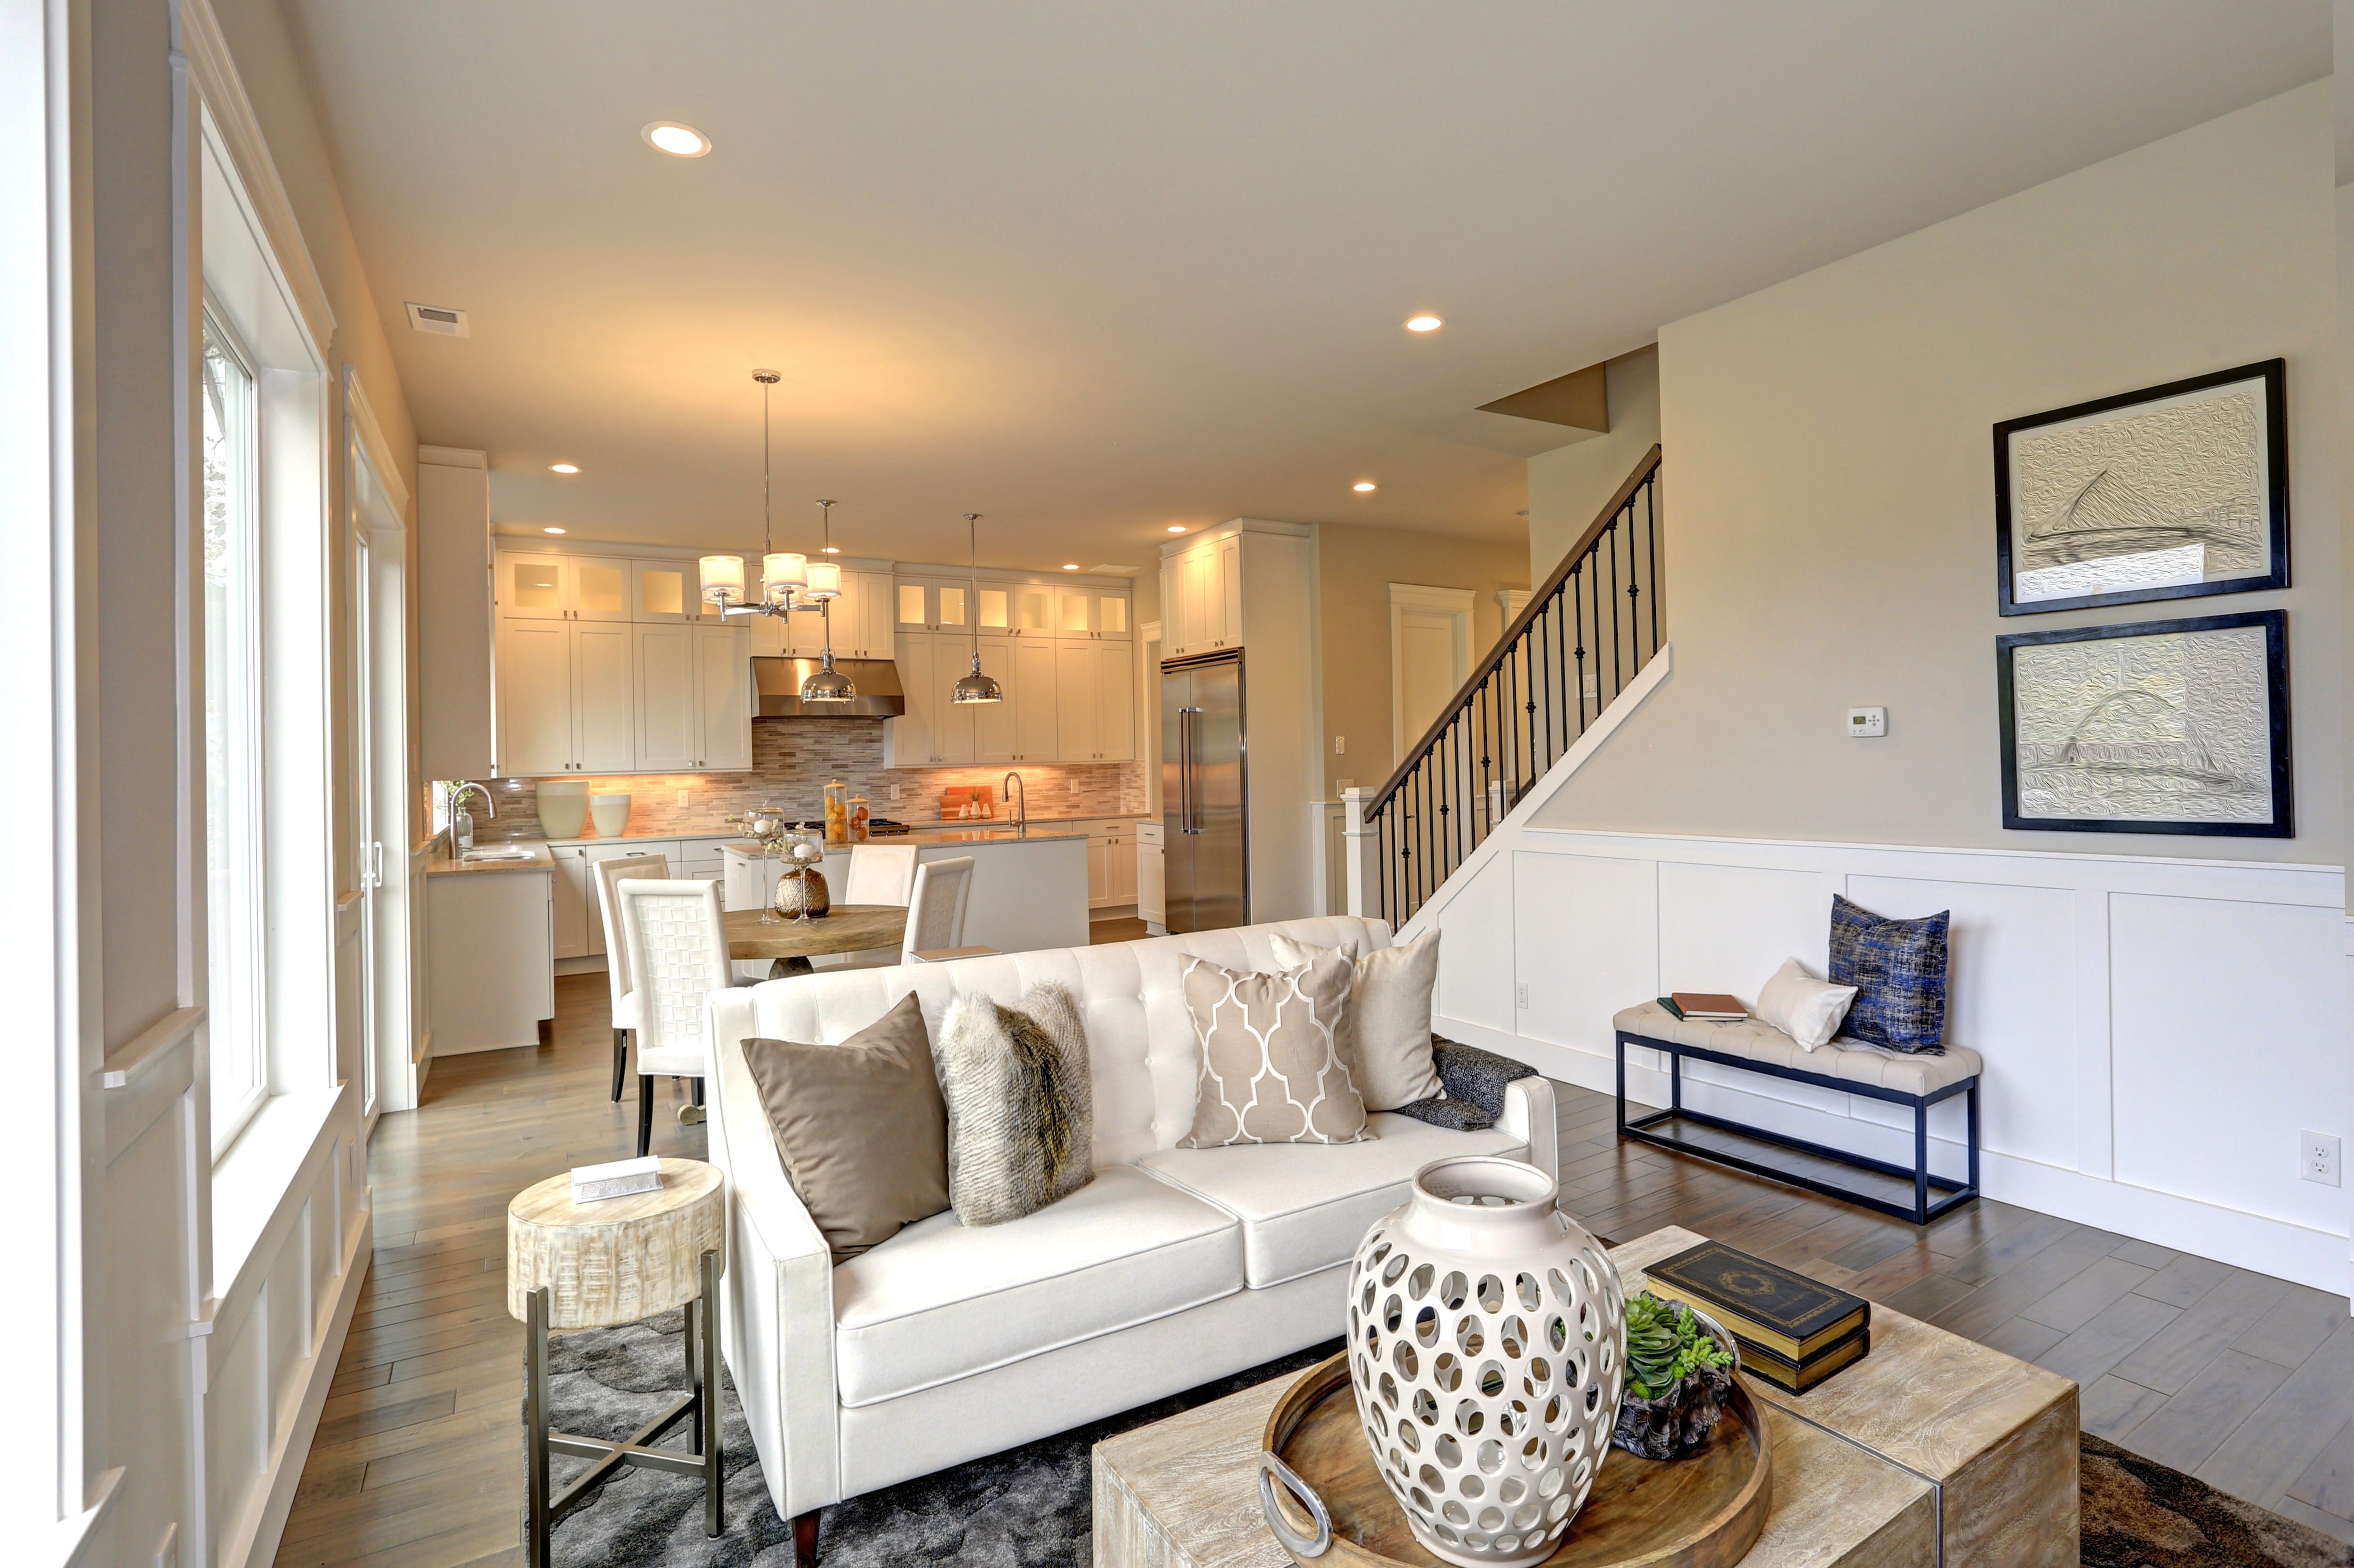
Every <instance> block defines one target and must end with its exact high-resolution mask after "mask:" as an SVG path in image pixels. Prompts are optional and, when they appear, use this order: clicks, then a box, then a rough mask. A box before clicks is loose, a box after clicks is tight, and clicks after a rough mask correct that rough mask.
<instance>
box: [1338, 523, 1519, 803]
mask: <svg viewBox="0 0 2354 1568" xmlns="http://www.w3.org/2000/svg"><path fill="white" fill-rule="evenodd" d="M1316 556H1317V602H1316V616H1317V620H1318V638H1317V660H1318V670H1319V674H1318V680H1319V683H1320V690H1321V694H1322V703H1321V707H1322V718H1323V744H1322V746H1321V747H1320V756H1321V757H1322V759H1323V769H1324V770H1323V776H1322V779H1323V781H1322V787H1321V788H1320V790H1319V794H1320V796H1322V797H1325V798H1329V797H1330V796H1331V788H1332V786H1331V780H1333V779H1355V780H1356V782H1357V783H1358V784H1359V785H1361V786H1363V788H1365V789H1373V788H1374V787H1375V786H1377V785H1379V784H1380V783H1381V782H1382V780H1384V779H1387V778H1388V777H1389V775H1390V769H1391V768H1392V767H1393V766H1394V764H1393V761H1392V757H1393V752H1392V749H1391V744H1392V743H1391V736H1390V584H1392V583H1420V584H1423V585H1425V586H1426V587H1429V588H1469V589H1470V590H1471V591H1472V595H1473V598H1472V621H1471V660H1472V662H1473V664H1474V665H1477V664H1478V662H1479V660H1480V659H1482V658H1483V657H1485V656H1486V655H1487V653H1488V651H1489V650H1490V649H1491V648H1493V647H1494V646H1495V645H1496V639H1497V638H1498V637H1500V636H1501V635H1502V634H1503V630H1504V618H1503V610H1502V608H1501V607H1500V605H1499V604H1498V603H1497V602H1496V593H1497V590H1498V589H1500V588H1527V587H1528V586H1529V577H1528V556H1527V552H1526V551H1525V550H1524V549H1523V548H1522V546H1521V545H1520V544H1519V543H1518V542H1517V541H1507V540H1492V539H1467V538H1462V537H1459V536H1458V535H1452V534H1427V533H1423V532H1420V531H1418V530H1414V529H1406V528H1370V527H1363V526H1360V525H1357V524H1347V523H1324V524H1318V526H1317V530H1316ZM1333 736H1345V737H1346V738H1347V740H1348V743H1349V749H1348V752H1347V754H1346V755H1344V756H1341V757H1335V756H1333V755H1332V737H1333ZM1407 738H1408V739H1409V740H1411V739H1412V738H1414V737H1413V736H1408V737H1407Z"/></svg>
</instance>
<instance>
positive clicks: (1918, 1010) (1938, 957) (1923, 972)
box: [1831, 893, 1953, 1054]
mask: <svg viewBox="0 0 2354 1568" xmlns="http://www.w3.org/2000/svg"><path fill="white" fill-rule="evenodd" d="M1952 917H1953V911H1952V910H1950V909H1941V910H1939V911H1938V912H1937V913H1936V914H1935V915H1925V916H1922V917H1921V918H1920V919H1917V920H1883V919H1882V918H1881V917H1880V916H1877V915H1874V914H1873V913H1872V911H1871V910H1869V909H1866V908H1864V907H1863V906H1861V905H1860V904H1850V903H1849V902H1848V901H1847V900H1846V899H1844V898H1841V897H1840V895H1838V894H1836V893H1835V894H1833V895H1831V983H1832V984H1833V985H1851V986H1853V987H1855V988H1856V994H1855V1001H1854V1003H1853V1004H1852V1005H1851V1006H1850V1007H1849V1009H1848V1013H1847V1033H1850V1034H1852V1035H1853V1036H1855V1037H1856V1038H1857V1039H1858V1040H1864V1041H1869V1042H1870V1043H1871V1044H1874V1045H1885V1046H1887V1047H1888V1048H1889V1049H1890V1050H1892V1051H1934V1052H1936V1053H1938V1054H1944V1052H1945V1049H1946V927H1947V925H1948V924H1949V923H1950V921H1951V920H1952Z"/></svg>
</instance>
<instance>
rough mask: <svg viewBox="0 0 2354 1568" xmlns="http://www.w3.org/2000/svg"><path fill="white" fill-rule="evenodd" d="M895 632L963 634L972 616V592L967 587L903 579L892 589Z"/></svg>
mask: <svg viewBox="0 0 2354 1568" xmlns="http://www.w3.org/2000/svg"><path fill="white" fill-rule="evenodd" d="M891 591H892V605H893V610H892V629H893V630H896V631H962V630H966V620H965V617H966V616H967V615H968V614H969V613H970V599H971V598H972V594H971V590H970V588H968V587H967V586H966V585H965V584H963V583H952V582H941V581H937V580H934V579H930V578H920V577H901V578H899V579H897V581H896V582H895V583H894V584H893V585H892V590H891Z"/></svg>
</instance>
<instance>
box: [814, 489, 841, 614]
mask: <svg viewBox="0 0 2354 1568" xmlns="http://www.w3.org/2000/svg"><path fill="white" fill-rule="evenodd" d="M818 504H819V505H820V506H822V507H824V508H825V545H824V547H823V548H822V550H820V551H819V554H821V555H826V556H831V555H834V554H837V553H838V552H836V551H835V549H834V547H833V503H832V502H831V501H821V502H819V503H818ZM808 570H809V590H808V591H809V597H810V598H811V599H821V600H822V599H840V598H841V597H842V568H841V567H839V566H837V565H835V564H834V563H833V562H832V561H811V563H810V564H809V568H808Z"/></svg>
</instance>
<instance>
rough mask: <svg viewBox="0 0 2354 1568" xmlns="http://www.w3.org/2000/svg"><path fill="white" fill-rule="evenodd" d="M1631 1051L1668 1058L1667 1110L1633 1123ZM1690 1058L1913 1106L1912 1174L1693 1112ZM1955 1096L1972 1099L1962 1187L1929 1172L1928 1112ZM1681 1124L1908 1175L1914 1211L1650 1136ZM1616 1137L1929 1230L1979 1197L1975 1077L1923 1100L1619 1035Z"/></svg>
mask: <svg viewBox="0 0 2354 1568" xmlns="http://www.w3.org/2000/svg"><path fill="white" fill-rule="evenodd" d="M1629 1045H1642V1046H1648V1047H1649V1049H1651V1050H1654V1051H1664V1052H1666V1053H1667V1054H1668V1096H1669V1098H1668V1108H1667V1109H1665V1110H1659V1111H1653V1112H1651V1113H1650V1114H1649V1116H1644V1117H1638V1118H1636V1119H1634V1120H1633V1121H1629V1120H1628V1119H1627V1047H1628V1046H1629ZM1686 1056H1691V1057H1693V1058H1695V1059H1696V1060H1699V1061H1702V1062H1712V1063H1714V1064H1716V1065H1718V1066H1720V1067H1737V1068H1739V1069H1741V1071H1743V1072H1744V1073H1762V1074H1764V1075H1765V1076H1767V1077H1769V1078H1787V1079H1788V1080H1789V1081H1790V1082H1792V1083H1797V1084H1813V1085H1815V1086H1818V1087H1820V1088H1826V1089H1837V1090H1839V1091H1840V1093H1842V1094H1850V1095H1862V1096H1865V1097H1868V1098H1871V1099H1875V1100H1886V1101H1888V1102H1890V1103H1891V1104H1893V1105H1903V1106H1911V1107H1913V1164H1912V1168H1911V1169H1909V1170H1908V1169H1906V1168H1905V1167H1904V1166H1902V1165H1892V1164H1890V1163H1889V1162H1888V1161H1887V1160H1874V1159H1872V1157H1871V1156H1870V1155H1868V1154H1856V1153H1853V1152H1850V1150H1844V1149H1833V1148H1831V1147H1829V1145H1827V1144H1821V1143H1810V1142H1808V1140H1807V1139H1803V1138H1792V1137H1790V1136H1789V1135H1788V1134H1787V1133H1780V1132H1775V1131H1773V1130H1772V1129H1771V1128H1763V1127H1753V1126H1751V1125H1749V1124H1748V1123H1746V1122H1738V1121H1734V1120H1732V1119H1730V1118H1725V1117H1720V1116H1711V1115H1710V1114H1709V1113H1708V1112H1706V1111H1696V1110H1691V1109H1689V1108H1687V1107H1686V1106H1685V1105H1684V1071H1683V1059H1684V1058H1685V1057H1686ZM1956 1095H1967V1097H1969V1122H1970V1133H1969V1155H1970V1174H1969V1180H1968V1181H1954V1180H1952V1179H1951V1178H1949V1177H1945V1176H1936V1175H1932V1174H1931V1173H1930V1171H1929V1107H1931V1106H1934V1105H1935V1104H1937V1103H1938V1102H1939V1101H1941V1100H1949V1099H1952V1098H1953V1097H1955V1096H1956ZM1677 1118H1681V1119H1683V1120H1685V1121H1694V1122H1698V1123H1700V1124H1701V1125H1702V1126H1703V1127H1713V1128H1721V1129H1723V1131H1726V1132H1737V1133H1739V1134H1741V1135H1742V1136H1743V1137H1744V1138H1755V1139H1763V1140H1764V1141H1765V1142H1767V1143H1773V1144H1778V1145H1780V1146H1781V1147H1782V1148H1784V1149H1794V1150H1797V1151H1799V1152H1800V1153H1802V1154H1812V1155H1816V1156H1819V1158H1821V1159H1825V1160H1838V1161H1839V1162H1840V1164H1842V1165H1851V1166H1853V1167H1855V1168H1856V1169H1857V1170H1859V1171H1877V1172H1879V1173H1880V1174H1881V1175H1883V1176H1899V1177H1902V1178H1903V1179H1904V1180H1905V1181H1910V1182H1912V1183H1913V1203H1912V1206H1911V1207H1910V1208H1907V1207H1906V1206H1904V1205H1903V1204H1902V1203H1892V1202H1889V1201H1888V1200H1887V1199H1885V1198H1876V1197H1873V1196H1872V1194H1871V1193H1869V1192H1857V1191H1856V1190H1855V1189H1853V1188H1851V1187H1841V1186H1840V1185H1838V1184H1837V1183H1835V1182H1830V1181H1821V1180H1819V1179H1818V1178H1816V1177H1812V1176H1808V1175H1804V1174H1801V1173H1800V1172H1798V1171H1784V1170H1779V1169H1777V1168H1776V1167H1774V1166H1771V1165H1768V1164H1765V1162H1764V1161H1762V1160H1750V1159H1746V1158H1744V1157H1743V1156H1741V1155H1738V1154H1733V1153H1729V1152H1727V1151H1726V1150H1721V1149H1710V1148H1706V1147H1704V1146H1703V1145H1701V1144H1697V1143H1690V1142H1687V1141H1685V1140H1684V1139H1681V1138H1676V1137H1673V1136H1671V1135H1670V1134H1667V1133H1661V1132H1654V1131H1651V1130H1650V1129H1651V1128H1654V1127H1656V1126H1657V1125H1658V1124H1659V1123H1660V1122H1663V1121H1670V1120H1674V1119H1677ZM1618 1136H1619V1137H1621V1138H1632V1139H1638V1140H1639V1141H1641V1142H1644V1143H1649V1144H1653V1145H1656V1146H1657V1147H1659V1148H1661V1149H1672V1150H1675V1151H1676V1152H1677V1153H1679V1154H1690V1155H1692V1156H1694V1157H1695V1158H1697V1159H1701V1160H1714V1161H1716V1163H1718V1164H1719V1165H1730V1166H1733V1167H1734V1168H1735V1169H1737V1170H1742V1171H1749V1172H1750V1173H1752V1174H1753V1175H1757V1176H1764V1177H1766V1178H1768V1179H1769V1180H1772V1181H1782V1182H1787V1184H1789V1185H1790V1186H1793V1187H1804V1188H1805V1189H1806V1190H1807V1191H1808V1192H1820V1193H1822V1194H1823V1195H1824V1196H1825V1197H1829V1198H1839V1199H1841V1200H1843V1201H1845V1202H1850V1203H1861V1204H1862V1205H1863V1206H1864V1207H1865V1208H1867V1209H1876V1210H1878V1211H1879V1212H1880V1213H1883V1214H1893V1215H1895V1216H1896V1217H1897V1218H1898V1219H1900V1220H1910V1221H1912V1222H1913V1223H1914V1224H1916V1225H1925V1224H1928V1223H1929V1222H1930V1221H1931V1220H1934V1219H1935V1218H1936V1217H1937V1216H1938V1215H1939V1214H1942V1213H1946V1211H1947V1210H1949V1209H1954V1208H1957V1207H1959V1206H1960V1205H1962V1204H1964V1203H1967V1202H1969V1201H1970V1200H1971V1199H1973V1198H1975V1197H1977V1196H1978V1077H1977V1075H1975V1074H1974V1075H1971V1076H1969V1077H1967V1078H1962V1079H1958V1080H1956V1082H1954V1083H1950V1084H1947V1085H1946V1086H1944V1087H1942V1088H1938V1089H1933V1090H1931V1091H1930V1092H1929V1093H1927V1094H1925V1095H1909V1094H1906V1093H1905V1092H1904V1091H1903V1090H1902V1089H1887V1088H1882V1087H1881V1086H1879V1085H1877V1084H1860V1083H1857V1082H1856V1081H1854V1080H1853V1079H1851V1078H1834V1077H1832V1076H1830V1075H1829V1074H1827V1073H1808V1072H1805V1071H1802V1070H1800V1069H1799V1068H1797V1067H1778V1066H1776V1065H1773V1064H1771V1063H1768V1062H1757V1061H1753V1060H1751V1059H1750V1058H1749V1057H1746V1056H1735V1055H1732V1054H1727V1053H1725V1052H1723V1051H1710V1050H1706V1049H1704V1048H1702V1047H1701V1046H1698V1045H1682V1044H1677V1043H1676V1042H1675V1041H1672V1040H1655V1039H1653V1038H1652V1037H1651V1036H1649V1035H1648V1034H1637V1033H1632V1032H1631V1031H1628V1030H1625V1029H1621V1030H1619V1031H1618ZM1933 1191H1935V1192H1938V1193H1942V1194H1943V1196H1941V1197H1938V1198H1936V1199H1935V1201H1934V1202H1933V1201H1932V1200H1931V1197H1930V1193H1931V1192H1933Z"/></svg>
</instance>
